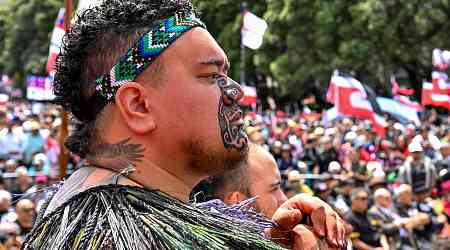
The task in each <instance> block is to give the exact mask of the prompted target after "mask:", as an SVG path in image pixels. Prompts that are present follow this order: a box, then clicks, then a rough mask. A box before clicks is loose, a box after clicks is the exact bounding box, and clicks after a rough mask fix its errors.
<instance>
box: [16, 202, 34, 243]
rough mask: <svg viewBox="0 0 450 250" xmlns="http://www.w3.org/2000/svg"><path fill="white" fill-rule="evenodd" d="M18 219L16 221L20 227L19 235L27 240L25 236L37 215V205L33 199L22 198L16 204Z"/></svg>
mask: <svg viewBox="0 0 450 250" xmlns="http://www.w3.org/2000/svg"><path fill="white" fill-rule="evenodd" d="M16 213H17V219H16V220H15V221H14V223H15V224H16V225H17V226H18V227H19V234H18V236H19V237H21V238H22V240H25V237H26V236H27V234H28V233H29V232H31V229H32V228H33V225H34V219H35V216H36V206H35V204H34V203H33V201H32V200H29V199H21V200H19V201H18V202H17V204H16Z"/></svg>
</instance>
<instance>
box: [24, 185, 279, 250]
mask: <svg viewBox="0 0 450 250" xmlns="http://www.w3.org/2000/svg"><path fill="white" fill-rule="evenodd" d="M212 213H215V214H212ZM252 223H253V224H252ZM257 226H258V223H257V222H256V221H254V222H251V221H243V220H242V221H239V220H238V219H234V220H233V219H231V218H229V217H227V215H225V214H223V213H219V212H214V211H213V210H207V209H204V208H199V207H197V206H193V205H190V204H186V203H183V202H181V201H179V200H177V199H175V198H172V197H170V196H168V195H165V194H163V193H161V192H158V191H156V190H149V189H145V188H140V187H131V186H121V185H107V186H98V187H94V188H91V189H88V190H86V191H83V192H81V193H79V194H76V195H75V196H73V197H72V198H70V199H69V200H68V201H66V202H65V203H63V204H62V205H61V206H59V207H58V208H56V209H55V210H54V211H52V212H50V213H49V214H47V215H46V216H45V217H44V218H43V219H41V220H40V221H39V223H38V225H36V226H35V228H34V229H33V231H32V232H31V233H30V235H29V236H28V239H27V241H26V243H25V247H24V249H59V247H60V246H65V247H69V248H71V249H104V247H103V245H105V244H106V245H105V246H106V247H109V246H118V247H119V246H120V247H119V248H122V249H160V247H158V246H160V245H161V244H164V245H167V246H169V247H168V248H169V249H175V250H178V249H180V250H181V249H216V248H217V249H220V248H218V247H219V246H218V244H219V243H218V242H222V243H221V244H222V245H223V246H225V247H229V248H230V249H234V248H233V247H232V246H238V245H239V246H241V245H246V246H249V247H253V248H244V249H282V248H280V247H278V246H277V245H275V244H274V243H271V242H270V241H269V240H267V239H265V238H264V237H263V235H262V234H261V232H262V231H259V230H257V229H256V228H257ZM243 235H245V236H246V237H242V236H243ZM211 238H215V239H217V241H210V240H208V239H211ZM92 244H96V245H92Z"/></svg>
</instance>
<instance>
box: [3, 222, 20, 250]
mask: <svg viewBox="0 0 450 250" xmlns="http://www.w3.org/2000/svg"><path fill="white" fill-rule="evenodd" d="M19 230H20V229H19V227H18V226H17V224H15V223H10V222H2V223H0V242H1V243H0V250H19V249H21V247H22V243H23V240H22V239H21V237H19V236H18V235H19Z"/></svg>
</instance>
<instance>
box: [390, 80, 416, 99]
mask: <svg viewBox="0 0 450 250" xmlns="http://www.w3.org/2000/svg"><path fill="white" fill-rule="evenodd" d="M391 85H392V95H393V96H396V95H414V89H404V88H400V85H399V84H398V82H397V80H396V79H395V76H391Z"/></svg>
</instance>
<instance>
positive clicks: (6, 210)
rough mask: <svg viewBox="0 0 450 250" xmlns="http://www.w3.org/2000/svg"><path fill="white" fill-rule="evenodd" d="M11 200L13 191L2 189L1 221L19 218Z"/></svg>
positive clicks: (0, 200)
mask: <svg viewBox="0 0 450 250" xmlns="http://www.w3.org/2000/svg"><path fill="white" fill-rule="evenodd" d="M11 202H12V197H11V193H9V192H8V191H6V190H0V223H3V222H13V221H14V220H15V219H16V218H17V215H16V213H15V212H14V208H13V207H12V206H11V204H12V203H11Z"/></svg>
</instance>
